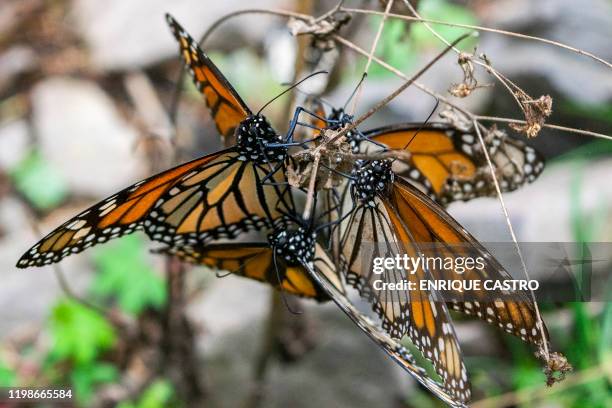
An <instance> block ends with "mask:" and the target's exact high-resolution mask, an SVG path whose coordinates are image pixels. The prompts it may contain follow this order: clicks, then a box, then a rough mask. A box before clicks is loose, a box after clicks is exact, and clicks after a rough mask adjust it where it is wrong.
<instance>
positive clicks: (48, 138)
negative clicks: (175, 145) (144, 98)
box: [32, 77, 145, 196]
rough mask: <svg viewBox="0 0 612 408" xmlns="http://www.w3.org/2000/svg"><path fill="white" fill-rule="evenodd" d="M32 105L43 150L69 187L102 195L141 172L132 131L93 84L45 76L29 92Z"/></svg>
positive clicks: (140, 175) (140, 174)
mask: <svg viewBox="0 0 612 408" xmlns="http://www.w3.org/2000/svg"><path fill="white" fill-rule="evenodd" d="M32 108H33V120H34V127H35V130H36V135H37V136H38V138H39V142H40V147H41V150H42V153H43V155H44V157H45V158H46V159H47V160H49V161H50V162H51V164H52V165H53V166H54V167H56V168H57V169H59V170H60V171H61V173H62V175H63V176H64V177H65V179H66V180H67V181H68V184H69V187H70V189H71V190H73V191H75V192H77V193H81V194H89V195H94V196H100V195H106V194H110V193H113V192H115V191H116V190H118V189H120V188H122V187H125V186H126V185H127V184H129V183H130V182H133V181H136V180H137V179H138V178H141V177H142V176H143V175H144V174H145V166H144V161H143V160H142V159H141V158H140V155H139V154H138V153H137V150H136V141H137V138H138V134H137V132H136V131H135V130H134V129H133V128H131V127H130V126H128V125H127V124H126V123H125V121H124V120H123V119H122V118H121V117H120V116H119V113H118V112H117V110H116V108H115V106H114V104H113V101H112V100H111V99H110V98H109V97H108V95H106V93H104V91H103V90H102V89H100V88H99V87H98V86H97V85H96V84H95V83H93V82H88V81H83V80H75V79H68V78H59V77H58V78H50V79H46V80H44V81H43V82H41V83H39V84H38V85H36V86H35V88H34V90H33V91H32Z"/></svg>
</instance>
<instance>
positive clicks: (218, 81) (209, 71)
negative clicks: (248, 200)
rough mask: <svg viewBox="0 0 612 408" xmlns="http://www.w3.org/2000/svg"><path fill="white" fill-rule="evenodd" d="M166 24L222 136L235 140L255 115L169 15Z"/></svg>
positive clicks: (196, 44)
mask: <svg viewBox="0 0 612 408" xmlns="http://www.w3.org/2000/svg"><path fill="white" fill-rule="evenodd" d="M166 20H167V21H168V25H169V26H170V29H171V30H172V34H173V35H174V37H175V38H176V40H177V41H178V43H179V46H180V54H181V57H182V59H183V62H184V63H185V65H186V66H187V67H188V69H189V73H190V74H191V77H192V79H193V82H194V83H195V85H196V87H197V89H198V91H200V93H202V95H203V96H204V100H205V101H206V105H207V106H208V107H209V108H210V110H211V113H212V117H213V120H214V121H215V124H216V126H217V130H218V131H219V134H220V135H221V136H222V137H224V138H226V142H227V141H230V140H232V139H233V136H234V131H235V130H236V128H237V127H238V125H239V124H240V122H242V121H243V120H244V119H246V117H247V116H250V115H251V111H250V109H249V108H248V106H247V105H246V104H245V103H244V101H243V100H242V98H241V97H240V95H238V92H236V90H235V89H234V88H233V87H232V85H231V84H230V83H229V81H228V80H227V79H226V78H225V77H224V76H223V74H222V73H221V71H219V69H218V68H217V67H216V66H215V64H213V62H212V61H211V60H210V58H208V56H206V54H205V53H204V52H203V51H202V49H201V48H200V46H199V44H198V43H197V42H196V41H195V40H194V39H193V38H192V37H191V36H190V35H189V34H187V32H186V31H185V30H184V29H183V27H181V26H180V25H179V24H178V23H177V22H176V21H175V20H174V18H172V16H170V15H169V14H166Z"/></svg>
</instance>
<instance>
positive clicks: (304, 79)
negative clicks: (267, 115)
mask: <svg viewBox="0 0 612 408" xmlns="http://www.w3.org/2000/svg"><path fill="white" fill-rule="evenodd" d="M328 73H329V72H327V71H317V72H313V73H312V74H309V75H307V76H306V77H304V78H302V79H300V80H299V81H298V82H296V83H295V84H293V85H291V86H290V87H289V88H287V89H285V90H284V91H283V92H281V93H279V94H278V95H276V96H275V97H274V98H272V99H271V100H269V101H268V102H267V103H266V104H265V105H264V106H262V107H261V109H259V110H258V111H257V114H256V116H259V114H260V113H261V111H263V110H264V109H265V108H266V107H267V106H268V105H270V104H271V103H272V102H274V101H275V100H277V99H278V98H280V97H281V96H283V95H284V94H286V93H287V92H289V91H290V90H292V89H293V88H295V87H296V86H298V85H300V84H301V83H302V82H304V81H306V80H308V79H310V78H312V77H313V76H316V75H319V74H328Z"/></svg>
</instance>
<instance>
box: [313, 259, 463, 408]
mask: <svg viewBox="0 0 612 408" xmlns="http://www.w3.org/2000/svg"><path fill="white" fill-rule="evenodd" d="M306 271H307V272H308V273H309V274H310V276H311V277H312V279H313V280H315V281H316V282H317V283H318V284H319V286H320V287H321V288H322V289H323V290H324V291H325V292H326V293H327V294H328V296H329V297H330V298H331V299H332V300H333V301H334V302H335V303H336V305H338V307H340V309H341V310H342V311H343V312H344V313H345V314H346V315H347V316H348V317H349V318H350V319H351V320H352V321H353V322H354V323H355V324H356V325H357V326H358V327H359V328H360V329H361V330H362V331H363V332H364V333H365V334H366V335H367V336H368V337H370V339H372V341H373V342H374V343H376V344H377V345H378V346H379V347H380V348H381V349H382V350H384V351H385V353H387V354H388V355H389V356H390V357H391V358H392V359H393V360H394V361H395V362H396V363H397V364H398V365H399V366H400V367H402V368H403V369H404V370H406V371H407V372H408V373H409V374H410V375H412V376H413V377H414V378H415V379H416V380H417V381H418V382H419V383H421V384H422V385H423V386H424V387H425V388H427V389H428V390H429V391H431V392H432V393H433V394H434V395H435V396H436V397H437V398H440V399H441V400H442V401H444V402H445V403H446V404H448V405H449V406H451V407H454V408H462V407H466V405H465V403H464V402H462V401H460V400H458V399H457V398H456V397H455V396H453V395H451V393H450V392H449V391H448V389H447V387H445V386H444V384H440V383H438V382H437V381H434V380H433V379H432V378H431V377H430V376H429V374H428V373H427V371H426V370H425V369H423V368H422V367H420V366H419V365H418V364H417V362H416V360H415V359H414V357H413V356H412V354H411V353H410V351H409V350H407V349H406V348H405V347H404V346H403V345H402V344H401V343H400V342H399V341H397V340H395V339H393V338H392V337H390V336H389V335H388V334H387V333H386V332H385V331H383V330H381V329H380V327H378V326H377V325H375V324H374V322H372V321H371V320H370V319H369V318H367V317H366V316H364V315H363V314H362V313H361V312H360V311H359V310H357V309H356V308H355V306H353V303H352V302H351V301H350V300H349V299H348V298H347V296H346V294H345V293H343V292H341V291H338V290H337V289H336V286H335V285H334V284H333V283H331V282H330V281H329V280H327V278H326V276H327V275H329V274H328V273H325V271H324V270H322V269H321V267H320V266H318V265H317V264H315V265H314V267H313V266H306Z"/></svg>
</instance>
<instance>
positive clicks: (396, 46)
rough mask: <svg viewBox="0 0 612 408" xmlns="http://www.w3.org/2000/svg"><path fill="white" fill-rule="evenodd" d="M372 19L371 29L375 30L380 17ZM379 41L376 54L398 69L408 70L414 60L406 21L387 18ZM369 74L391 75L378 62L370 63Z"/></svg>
mask: <svg viewBox="0 0 612 408" xmlns="http://www.w3.org/2000/svg"><path fill="white" fill-rule="evenodd" d="M381 18H382V17H379V18H374V19H372V22H373V24H372V26H373V29H375V30H377V29H378V26H379V24H380V19H381ZM380 38H381V41H380V43H379V45H378V48H377V50H376V51H377V52H376V54H377V56H379V57H380V58H381V59H382V60H384V61H386V62H387V63H389V64H391V65H392V66H394V67H395V68H397V69H399V70H400V71H408V70H409V69H410V68H411V67H412V66H413V65H414V61H415V56H414V53H413V52H412V48H413V45H412V44H411V42H410V41H409V39H408V35H407V30H406V23H405V22H404V21H401V20H387V21H386V22H385V26H384V28H383V31H382V34H381V37H380ZM370 75H372V76H373V77H376V76H378V77H384V76H388V77H389V76H393V74H392V73H391V72H389V71H388V70H386V69H385V68H383V67H381V66H380V65H378V64H372V66H371V68H370Z"/></svg>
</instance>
